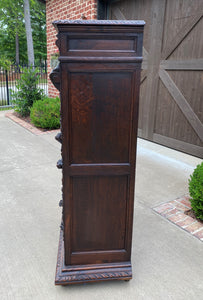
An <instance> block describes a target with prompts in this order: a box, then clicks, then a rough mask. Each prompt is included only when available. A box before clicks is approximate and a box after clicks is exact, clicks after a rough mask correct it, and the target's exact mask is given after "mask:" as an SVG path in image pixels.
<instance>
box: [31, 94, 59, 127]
mask: <svg viewBox="0 0 203 300" xmlns="http://www.w3.org/2000/svg"><path fill="white" fill-rule="evenodd" d="M30 119H31V121H32V123H33V124H34V125H35V126H36V127H40V128H47V129H54V128H59V127H60V100H59V98H58V97H57V98H48V97H46V98H45V99H44V100H39V101H37V102H35V103H34V104H33V107H32V108H31V110H30Z"/></svg>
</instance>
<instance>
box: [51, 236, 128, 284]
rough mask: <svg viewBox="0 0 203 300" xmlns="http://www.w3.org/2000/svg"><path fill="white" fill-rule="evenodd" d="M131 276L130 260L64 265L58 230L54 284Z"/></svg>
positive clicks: (120, 278)
mask: <svg viewBox="0 0 203 300" xmlns="http://www.w3.org/2000/svg"><path fill="white" fill-rule="evenodd" d="M131 278H132V267H131V263H130V262H118V263H104V264H92V265H77V266H76V265H69V266H66V265H65V264H64V242H63V232H62V231H61V232H60V239H59V248H58V259H57V266H56V278H55V284H56V285H68V284H77V283H78V284H79V283H86V282H99V281H107V280H125V281H128V280H130V279H131Z"/></svg>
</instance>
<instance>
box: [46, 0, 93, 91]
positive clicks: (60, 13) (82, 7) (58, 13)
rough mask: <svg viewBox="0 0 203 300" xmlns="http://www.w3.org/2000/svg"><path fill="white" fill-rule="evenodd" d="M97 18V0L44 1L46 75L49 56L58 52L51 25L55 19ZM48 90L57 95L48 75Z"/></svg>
mask: <svg viewBox="0 0 203 300" xmlns="http://www.w3.org/2000/svg"><path fill="white" fill-rule="evenodd" d="M82 16H83V17H85V18H87V19H97V0H89V1H85V0H47V1H46V25H47V63H48V75H49V74H50V72H51V66H50V58H51V55H52V54H54V53H58V48H57V47H56V45H55V41H56V30H55V28H54V27H53V25H52V22H53V21H55V20H64V19H70V20H74V19H81V18H82ZM48 91H49V96H50V97H56V96H58V94H59V93H58V91H57V90H56V89H55V87H54V86H53V84H52V83H51V81H50V79H49V77H48Z"/></svg>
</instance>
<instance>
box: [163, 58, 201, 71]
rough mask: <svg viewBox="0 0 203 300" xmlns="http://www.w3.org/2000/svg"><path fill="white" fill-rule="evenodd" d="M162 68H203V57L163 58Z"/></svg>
mask: <svg viewBox="0 0 203 300" xmlns="http://www.w3.org/2000/svg"><path fill="white" fill-rule="evenodd" d="M160 68H161V69H164V70H203V58H199V59H190V60H162V61H161V63H160Z"/></svg>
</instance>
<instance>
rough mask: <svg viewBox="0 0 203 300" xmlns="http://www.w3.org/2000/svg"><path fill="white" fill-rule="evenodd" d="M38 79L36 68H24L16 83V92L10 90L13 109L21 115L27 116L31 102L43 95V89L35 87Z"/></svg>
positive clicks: (41, 97)
mask: <svg viewBox="0 0 203 300" xmlns="http://www.w3.org/2000/svg"><path fill="white" fill-rule="evenodd" d="M38 79H39V76H38V75H37V70H34V69H33V68H32V67H30V68H25V69H24V73H23V74H22V75H21V79H20V80H18V84H17V85H16V87H17V92H12V99H13V100H12V102H13V104H14V105H15V107H14V110H15V111H16V112H18V113H19V114H20V115H21V116H22V117H26V116H29V114H30V108H31V107H32V105H33V103H34V102H35V101H37V100H41V99H43V98H44V97H45V95H44V92H43V90H42V89H40V88H38V87H37V82H38Z"/></svg>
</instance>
